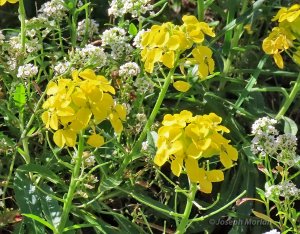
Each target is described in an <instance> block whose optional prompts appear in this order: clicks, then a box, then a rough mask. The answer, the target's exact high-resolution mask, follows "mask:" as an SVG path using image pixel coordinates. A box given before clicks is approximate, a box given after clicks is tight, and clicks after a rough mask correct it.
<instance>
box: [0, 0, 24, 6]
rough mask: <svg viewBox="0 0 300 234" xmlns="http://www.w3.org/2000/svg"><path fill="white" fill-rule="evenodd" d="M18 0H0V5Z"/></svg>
mask: <svg viewBox="0 0 300 234" xmlns="http://www.w3.org/2000/svg"><path fill="white" fill-rule="evenodd" d="M18 1H19V0H0V6H3V5H4V4H5V3H6V2H9V3H17V2H18Z"/></svg>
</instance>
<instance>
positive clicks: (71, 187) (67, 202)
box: [57, 133, 84, 234]
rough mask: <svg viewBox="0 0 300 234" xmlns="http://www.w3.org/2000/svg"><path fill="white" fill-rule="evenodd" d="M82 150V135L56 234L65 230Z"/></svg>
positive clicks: (75, 186) (78, 172)
mask: <svg viewBox="0 0 300 234" xmlns="http://www.w3.org/2000/svg"><path fill="white" fill-rule="evenodd" d="M83 150H84V139H83V133H80V134H79V142H78V151H77V157H76V162H75V167H74V169H73V172H72V177H71V182H70V185H69V190H68V194H67V198H66V199H65V202H64V207H63V211H62V215H61V220H60V224H59V226H58V228H57V234H60V233H63V229H64V228H65V225H66V223H67V220H68V217H69V213H70V210H71V206H72V201H73V198H74V193H75V191H76V188H77V186H78V178H79V174H80V168H81V164H82V153H83Z"/></svg>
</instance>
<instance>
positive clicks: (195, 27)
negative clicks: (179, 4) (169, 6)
mask: <svg viewBox="0 0 300 234" xmlns="http://www.w3.org/2000/svg"><path fill="white" fill-rule="evenodd" d="M182 21H183V22H184V24H183V26H182V27H183V30H184V31H185V30H186V32H187V34H188V38H189V39H190V40H192V41H193V42H194V43H201V42H203V41H204V34H206V35H209V36H211V37H215V36H216V35H215V33H214V32H213V30H212V28H210V27H209V26H208V24H207V23H205V22H199V21H198V20H197V18H196V17H195V16H193V15H184V16H183V17H182Z"/></svg>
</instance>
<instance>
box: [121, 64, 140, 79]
mask: <svg viewBox="0 0 300 234" xmlns="http://www.w3.org/2000/svg"><path fill="white" fill-rule="evenodd" d="M140 71H141V70H140V67H139V65H137V63H135V62H128V63H125V64H123V65H122V66H121V67H120V69H119V75H120V76H124V77H133V76H137V75H138V74H140Z"/></svg>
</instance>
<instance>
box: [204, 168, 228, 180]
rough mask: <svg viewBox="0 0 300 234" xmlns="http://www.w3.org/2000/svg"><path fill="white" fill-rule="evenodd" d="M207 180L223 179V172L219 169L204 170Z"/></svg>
mask: <svg viewBox="0 0 300 234" xmlns="http://www.w3.org/2000/svg"><path fill="white" fill-rule="evenodd" d="M206 176H207V180H208V181H210V182H220V181H223V180H224V173H223V171H221V170H211V171H207V172H206Z"/></svg>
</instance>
